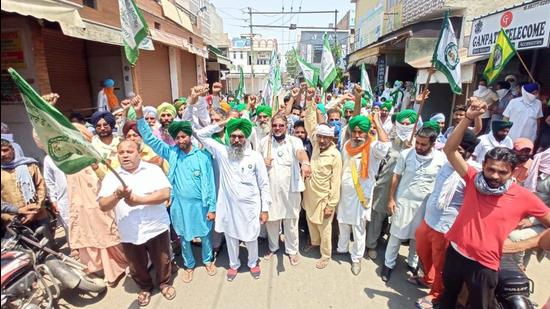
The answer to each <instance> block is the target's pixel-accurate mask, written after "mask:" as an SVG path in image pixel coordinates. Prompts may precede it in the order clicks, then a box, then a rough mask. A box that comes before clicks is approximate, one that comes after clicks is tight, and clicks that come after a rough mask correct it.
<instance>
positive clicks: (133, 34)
mask: <svg viewBox="0 0 550 309" xmlns="http://www.w3.org/2000/svg"><path fill="white" fill-rule="evenodd" d="M118 7H119V10H120V28H121V30H122V41H123V42H124V52H125V54H126V59H128V62H129V63H130V64H131V65H135V64H136V62H137V59H138V56H139V46H140V44H141V43H142V41H143V40H145V39H146V38H147V35H148V33H149V27H148V26H147V23H146V22H145V18H143V15H141V12H140V10H139V8H138V6H137V5H136V3H135V2H134V0H118Z"/></svg>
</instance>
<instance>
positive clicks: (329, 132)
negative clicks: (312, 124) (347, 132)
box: [315, 124, 334, 137]
mask: <svg viewBox="0 0 550 309" xmlns="http://www.w3.org/2000/svg"><path fill="white" fill-rule="evenodd" d="M315 134H316V135H321V136H330V137H334V128H331V127H329V126H327V125H326V124H320V125H318V126H317V128H315Z"/></svg>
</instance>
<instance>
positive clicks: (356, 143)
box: [351, 139, 365, 148]
mask: <svg viewBox="0 0 550 309" xmlns="http://www.w3.org/2000/svg"><path fill="white" fill-rule="evenodd" d="M364 143H365V140H364V139H360V140H359V141H356V140H355V139H352V140H351V147H352V148H357V147H359V146H362V145H363V144H364Z"/></svg>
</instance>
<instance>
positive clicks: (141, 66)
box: [137, 43, 172, 106]
mask: <svg viewBox="0 0 550 309" xmlns="http://www.w3.org/2000/svg"><path fill="white" fill-rule="evenodd" d="M137 66H138V70H137V73H138V79H139V89H140V94H141V97H142V98H143V102H144V103H145V105H152V106H158V105H160V104H161V103H162V102H172V99H171V98H172V94H171V87H170V61H169V59H168V47H167V46H165V45H161V44H157V43H155V50H154V51H145V50H142V51H140V53H139V58H138V62H137Z"/></svg>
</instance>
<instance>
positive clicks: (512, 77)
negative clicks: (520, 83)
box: [504, 74, 518, 81]
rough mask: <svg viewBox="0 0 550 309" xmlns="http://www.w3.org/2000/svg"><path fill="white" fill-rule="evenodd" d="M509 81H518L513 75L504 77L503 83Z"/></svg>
mask: <svg viewBox="0 0 550 309" xmlns="http://www.w3.org/2000/svg"><path fill="white" fill-rule="evenodd" d="M509 79H513V80H515V81H517V80H518V79H517V78H516V76H515V75H512V74H510V75H506V77H505V78H504V80H505V81H508V80H509Z"/></svg>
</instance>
